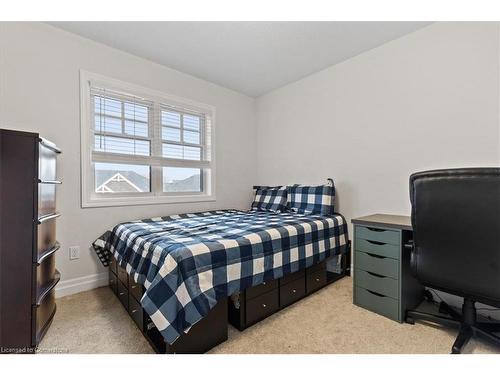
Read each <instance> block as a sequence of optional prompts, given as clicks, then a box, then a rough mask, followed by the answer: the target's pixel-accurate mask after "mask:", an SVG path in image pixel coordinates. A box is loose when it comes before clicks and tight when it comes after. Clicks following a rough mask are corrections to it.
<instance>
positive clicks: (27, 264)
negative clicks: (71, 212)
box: [0, 129, 61, 353]
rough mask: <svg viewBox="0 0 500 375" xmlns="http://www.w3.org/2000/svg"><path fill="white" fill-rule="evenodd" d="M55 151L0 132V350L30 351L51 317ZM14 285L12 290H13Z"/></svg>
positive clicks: (37, 140) (27, 136)
mask: <svg viewBox="0 0 500 375" xmlns="http://www.w3.org/2000/svg"><path fill="white" fill-rule="evenodd" d="M60 153H61V151H60V150H59V149H58V148H57V146H56V145H55V144H53V143H51V142H49V141H47V140H46V139H44V138H41V137H40V136H39V135H38V134H36V133H27V132H19V131H12V130H4V129H0V288H1V289H0V349H1V351H4V352H9V353H15V352H31V353H32V352H35V348H36V347H37V346H38V344H39V343H40V341H41V340H42V338H43V336H44V334H45V332H47V329H48V328H49V326H50V324H51V322H52V319H53V317H54V314H55V312H56V302H55V291H54V288H55V286H56V285H57V283H58V282H59V280H60V278H61V275H60V273H59V272H58V271H57V269H56V258H55V252H56V251H57V250H58V249H59V247H60V246H59V243H58V242H57V240H56V224H57V218H58V217H59V216H60V214H59V213H58V212H57V211H56V209H57V207H56V194H57V191H58V189H59V185H60V184H61V182H60V181H58V180H57V159H58V155H59V154H60ZM13 286H15V288H13Z"/></svg>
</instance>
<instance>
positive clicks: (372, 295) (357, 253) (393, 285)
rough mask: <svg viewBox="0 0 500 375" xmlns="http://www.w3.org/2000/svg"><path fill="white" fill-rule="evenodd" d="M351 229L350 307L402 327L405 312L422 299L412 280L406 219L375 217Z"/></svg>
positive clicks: (363, 219) (410, 233)
mask: <svg viewBox="0 0 500 375" xmlns="http://www.w3.org/2000/svg"><path fill="white" fill-rule="evenodd" d="M352 224H353V225H354V237H353V238H354V245H353V249H354V286H353V294H354V304H355V305H357V306H360V307H363V308H365V309H368V310H370V311H373V312H375V313H378V314H380V315H383V316H386V317H388V318H390V319H392V320H395V321H398V322H400V323H402V322H403V321H404V319H405V313H406V310H408V309H414V308H415V307H416V306H417V305H418V304H419V303H420V302H421V301H422V299H423V292H424V288H423V287H422V286H421V285H420V284H419V283H418V281H417V280H416V279H415V278H414V277H413V276H412V274H411V269H410V256H411V248H412V241H413V231H412V227H411V220H410V217H408V216H398V215H384V214H375V215H370V216H364V217H359V218H356V219H353V220H352Z"/></svg>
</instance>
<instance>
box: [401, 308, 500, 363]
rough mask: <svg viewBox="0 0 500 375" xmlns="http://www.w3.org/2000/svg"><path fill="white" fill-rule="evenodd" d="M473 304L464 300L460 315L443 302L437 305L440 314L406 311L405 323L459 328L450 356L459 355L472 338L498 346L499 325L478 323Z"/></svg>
mask: <svg viewBox="0 0 500 375" xmlns="http://www.w3.org/2000/svg"><path fill="white" fill-rule="evenodd" d="M474 304H475V301H473V300H471V299H468V298H464V303H463V305H462V313H461V314H459V313H457V312H456V311H455V310H453V309H452V308H451V307H450V306H449V305H448V304H446V303H445V302H441V303H440V304H439V313H440V314H433V313H430V312H422V311H417V310H408V311H407V312H406V322H407V323H409V324H415V321H416V320H423V321H428V322H433V323H438V324H441V325H443V326H447V327H454V328H459V331H458V336H457V338H456V340H455V342H454V343H453V346H452V349H451V353H452V354H460V353H461V352H462V350H463V348H464V347H465V345H467V343H468V342H469V341H470V339H471V338H473V337H482V338H484V339H486V340H488V341H490V342H491V343H493V344H496V345H499V346H500V323H482V322H478V321H477V310H476V307H475V306H474ZM441 314H446V315H441Z"/></svg>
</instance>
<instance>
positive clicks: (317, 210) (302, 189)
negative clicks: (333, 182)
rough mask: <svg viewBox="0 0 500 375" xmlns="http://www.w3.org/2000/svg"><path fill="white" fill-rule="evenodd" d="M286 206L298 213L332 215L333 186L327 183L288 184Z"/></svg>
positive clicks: (333, 210) (333, 211) (333, 209)
mask: <svg viewBox="0 0 500 375" xmlns="http://www.w3.org/2000/svg"><path fill="white" fill-rule="evenodd" d="M287 190H288V206H289V208H290V209H291V210H292V211H293V212H297V213H299V214H320V215H332V214H333V213H335V207H334V201H335V188H334V187H333V186H329V185H320V186H304V185H293V186H288V187H287Z"/></svg>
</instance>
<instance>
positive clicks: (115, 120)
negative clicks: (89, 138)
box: [91, 87, 153, 156]
mask: <svg viewBox="0 0 500 375" xmlns="http://www.w3.org/2000/svg"><path fill="white" fill-rule="evenodd" d="M91 102H92V109H93V115H94V116H93V133H94V134H93V135H94V137H93V142H94V143H93V146H94V148H93V149H94V151H97V152H104V153H111V154H123V155H133V156H151V155H152V153H151V149H152V147H151V143H152V138H153V134H152V124H151V118H152V116H151V112H152V110H153V103H152V102H150V101H148V100H145V99H141V98H138V97H136V96H133V95H127V94H123V93H118V92H113V91H110V90H106V89H103V88H94V87H93V88H92V89H91Z"/></svg>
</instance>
